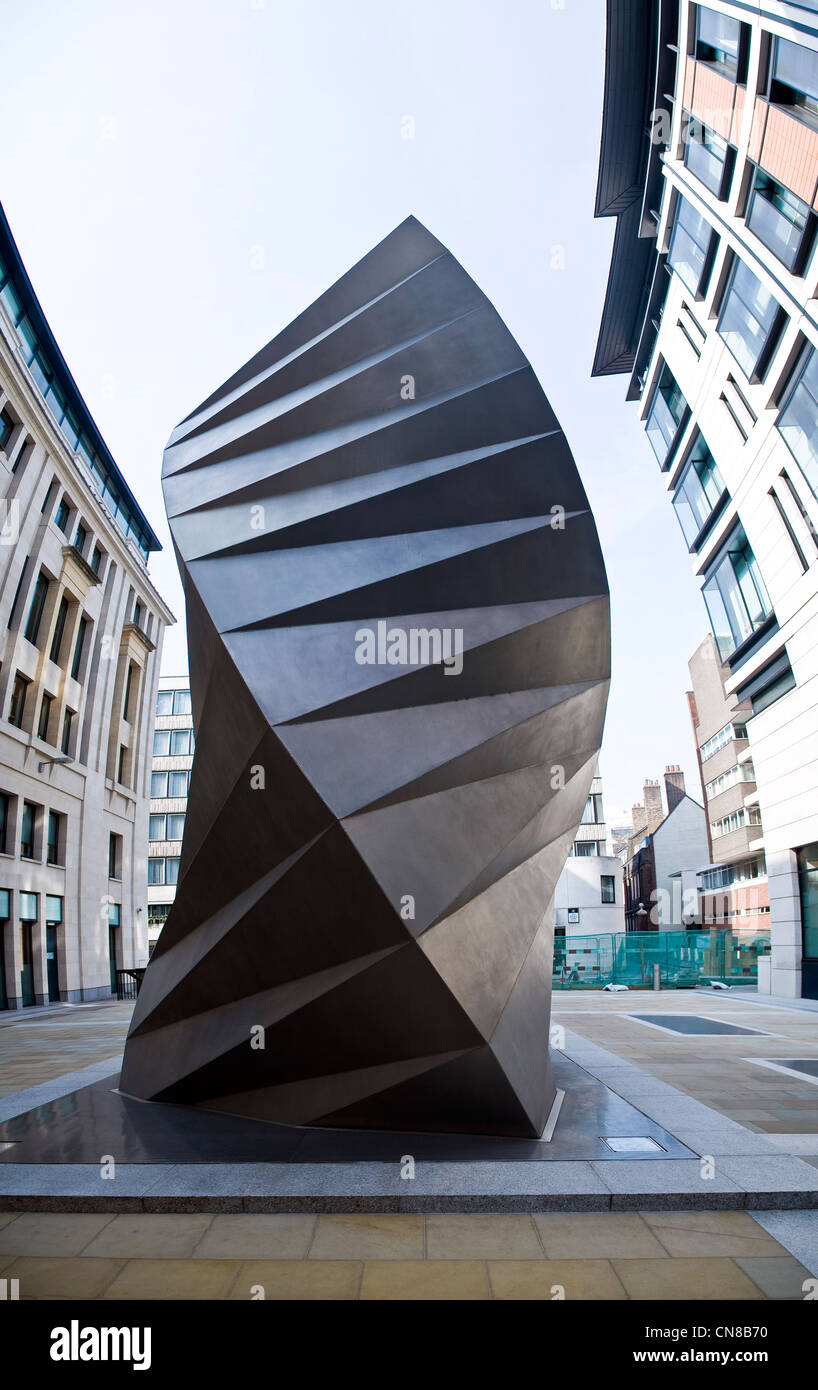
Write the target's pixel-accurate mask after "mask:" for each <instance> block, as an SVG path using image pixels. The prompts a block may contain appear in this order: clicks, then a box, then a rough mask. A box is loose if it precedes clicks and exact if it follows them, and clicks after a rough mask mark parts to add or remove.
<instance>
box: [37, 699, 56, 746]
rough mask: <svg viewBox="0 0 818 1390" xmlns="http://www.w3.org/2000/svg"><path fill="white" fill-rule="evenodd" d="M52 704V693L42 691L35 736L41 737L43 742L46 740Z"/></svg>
mask: <svg viewBox="0 0 818 1390" xmlns="http://www.w3.org/2000/svg"><path fill="white" fill-rule="evenodd" d="M53 706H54V697H53V695H48V694H46V692H45V691H43V698H42V699H41V701H40V718H39V720H38V722H37V737H38V738H41V739H42V740H43V742H44V743H45V742H47V741H48V726H49V724H50V723H51V710H52V708H53Z"/></svg>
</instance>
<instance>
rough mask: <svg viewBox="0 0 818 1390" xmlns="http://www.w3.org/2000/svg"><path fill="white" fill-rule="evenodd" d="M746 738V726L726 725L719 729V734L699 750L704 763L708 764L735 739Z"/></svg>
mask: <svg viewBox="0 0 818 1390" xmlns="http://www.w3.org/2000/svg"><path fill="white" fill-rule="evenodd" d="M746 737H747V727H746V725H744V724H725V726H724V728H723V729H719V731H718V733H717V734H713V736H712V738H709V739H708V740H707V742H706V743H703V744H702V746H701V748H700V749H699V752H700V754H701V759H702V762H706V761H707V759H708V758H712V757H714V755H715V754H716V753H718V752H720V750H721V749H722V748H726V747H727V745H728V743H732V742H733V740H734V739H746Z"/></svg>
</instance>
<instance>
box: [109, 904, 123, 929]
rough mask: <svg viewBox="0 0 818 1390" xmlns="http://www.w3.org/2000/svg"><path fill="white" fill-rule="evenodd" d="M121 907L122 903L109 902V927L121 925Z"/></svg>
mask: <svg viewBox="0 0 818 1390" xmlns="http://www.w3.org/2000/svg"><path fill="white" fill-rule="evenodd" d="M121 908H122V904H121V903H109V904H108V926H109V927H118V926H119V923H120V912H121Z"/></svg>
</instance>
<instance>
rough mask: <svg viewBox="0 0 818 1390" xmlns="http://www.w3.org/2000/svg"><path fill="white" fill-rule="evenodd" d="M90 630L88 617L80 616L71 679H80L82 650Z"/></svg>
mask: <svg viewBox="0 0 818 1390" xmlns="http://www.w3.org/2000/svg"><path fill="white" fill-rule="evenodd" d="M87 631H88V619H87V618H85V617H83V618H80V621H79V626H78V628H77V640H76V643H75V644H74V660H73V661H72V662H71V679H72V680H75V681H76V680H79V677H80V665H81V663H82V652H83V648H84V646H85V634H86V632H87Z"/></svg>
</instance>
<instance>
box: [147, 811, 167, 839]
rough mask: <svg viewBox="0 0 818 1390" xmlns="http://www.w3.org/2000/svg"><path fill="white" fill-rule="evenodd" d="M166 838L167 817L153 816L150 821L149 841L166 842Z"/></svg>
mask: <svg viewBox="0 0 818 1390" xmlns="http://www.w3.org/2000/svg"><path fill="white" fill-rule="evenodd" d="M164 838H165V817H164V816H151V817H150V820H149V821H148V839H149V840H153V841H156V840H164Z"/></svg>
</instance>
